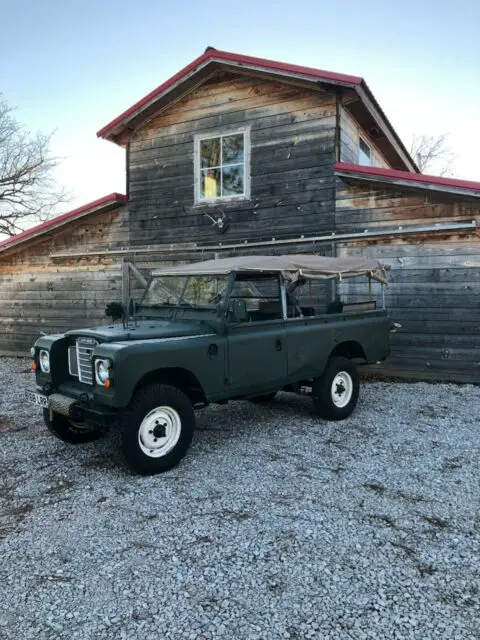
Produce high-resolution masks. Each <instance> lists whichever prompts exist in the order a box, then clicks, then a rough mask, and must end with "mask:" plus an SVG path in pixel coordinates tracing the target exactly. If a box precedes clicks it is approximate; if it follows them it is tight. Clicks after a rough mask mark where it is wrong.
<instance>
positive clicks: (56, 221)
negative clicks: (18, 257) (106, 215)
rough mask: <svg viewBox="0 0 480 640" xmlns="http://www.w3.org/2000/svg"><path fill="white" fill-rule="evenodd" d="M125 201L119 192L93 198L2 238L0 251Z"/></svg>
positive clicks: (125, 197) (125, 198)
mask: <svg viewBox="0 0 480 640" xmlns="http://www.w3.org/2000/svg"><path fill="white" fill-rule="evenodd" d="M127 201H128V198H127V196H125V195H123V194H121V193H110V194H109V195H108V196H104V197H103V198H99V199H98V200H94V201H93V202H89V203H88V204H85V205H83V206H82V207H78V209H74V210H73V211H69V212H68V213H63V214H62V215H60V216H56V217H55V218H52V219H51V220H47V221H46V222H42V223H41V224H37V225H36V226H35V227H32V228H31V229H27V230H26V231H22V232H21V233H17V234H16V235H14V236H12V237H11V238H7V239H6V240H3V241H2V242H0V251H4V250H5V249H8V248H9V247H10V246H13V245H17V244H20V243H21V242H25V241H26V240H29V239H30V238H34V237H36V236H39V235H41V234H43V233H46V232H47V231H51V230H52V229H55V228H56V227H58V226H61V225H62V224H65V223H66V222H71V221H73V220H75V219H76V218H79V217H81V216H84V215H87V214H88V213H92V212H93V211H96V210H98V209H101V208H103V207H107V206H109V205H112V204H125V203H126V202H127Z"/></svg>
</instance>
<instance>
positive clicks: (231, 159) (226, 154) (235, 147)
mask: <svg viewBox="0 0 480 640" xmlns="http://www.w3.org/2000/svg"><path fill="white" fill-rule="evenodd" d="M222 144H223V164H237V163H240V162H243V133H237V134H236V135H234V136H225V137H224V138H222Z"/></svg>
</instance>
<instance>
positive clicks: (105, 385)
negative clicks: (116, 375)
mask: <svg viewBox="0 0 480 640" xmlns="http://www.w3.org/2000/svg"><path fill="white" fill-rule="evenodd" d="M111 385H112V383H111V381H110V380H109V379H107V380H105V382H104V383H103V386H104V387H105V389H110V387H111Z"/></svg>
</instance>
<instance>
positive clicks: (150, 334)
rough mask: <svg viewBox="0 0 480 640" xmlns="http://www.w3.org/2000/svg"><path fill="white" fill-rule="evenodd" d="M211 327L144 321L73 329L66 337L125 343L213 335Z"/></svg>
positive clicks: (200, 324) (189, 323) (201, 323)
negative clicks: (205, 334) (124, 325)
mask: <svg viewBox="0 0 480 640" xmlns="http://www.w3.org/2000/svg"><path fill="white" fill-rule="evenodd" d="M211 332H212V329H211V327H209V326H207V325H206V324H205V323H203V322H179V321H173V322H170V321H168V320H142V321H139V322H137V323H136V324H134V323H133V322H130V323H129V324H128V326H127V327H126V328H123V326H122V325H121V324H112V325H101V326H100V327H89V328H88V329H73V330H72V331H67V333H66V334H65V335H66V336H72V337H80V336H86V337H88V338H95V339H96V340H99V341H100V342H120V341H122V342H124V341H126V340H149V339H151V340H154V339H155V338H177V337H178V338H181V337H183V336H195V335H200V334H202V333H211Z"/></svg>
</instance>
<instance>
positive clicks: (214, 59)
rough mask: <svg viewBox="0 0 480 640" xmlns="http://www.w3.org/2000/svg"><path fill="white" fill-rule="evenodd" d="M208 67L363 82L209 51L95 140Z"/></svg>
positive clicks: (111, 136) (116, 131)
mask: <svg viewBox="0 0 480 640" xmlns="http://www.w3.org/2000/svg"><path fill="white" fill-rule="evenodd" d="M210 64H219V65H224V66H229V67H236V68H242V69H250V70H252V71H263V72H267V73H269V74H272V75H276V76H280V77H287V78H294V79H298V80H305V81H309V82H316V83H318V82H325V83H329V84H332V85H337V86H344V87H350V88H354V87H356V86H358V85H360V84H361V83H362V82H363V80H362V78H360V77H357V76H352V75H347V74H337V73H333V72H329V71H323V70H319V69H313V68H310V67H302V66H299V65H292V64H288V63H281V62H276V61H273V60H266V59H263V58H255V57H252V56H244V55H240V54H234V53H230V52H228V51H217V50H211V51H208V52H206V53H204V54H202V55H201V56H199V57H198V58H196V59H195V60H193V62H191V63H190V64H189V65H187V66H186V67H184V68H183V69H181V70H180V71H179V72H178V73H176V74H175V75H174V76H172V77H171V78H169V79H168V80H166V81H165V82H164V83H163V84H161V85H160V86H159V87H157V88H156V89H154V90H153V91H151V92H150V93H149V94H147V95H146V96H145V97H144V98H142V99H141V100H139V101H138V102H136V103H135V104H134V105H133V106H132V107H130V108H129V109H127V110H126V111H124V112H123V113H121V114H120V115H119V116H118V117H117V118H115V119H114V120H112V121H111V122H110V123H108V124H107V125H105V126H104V127H102V129H100V130H99V131H97V137H99V138H104V139H106V140H110V141H112V142H116V138H117V137H118V136H119V135H120V134H121V133H122V132H123V131H125V129H127V128H128V127H129V125H130V124H131V123H132V121H135V120H136V119H137V118H138V117H139V116H140V115H141V114H142V113H144V112H145V111H146V110H148V109H149V108H150V107H151V106H152V105H153V104H154V103H156V102H157V101H159V100H161V99H162V98H163V97H165V96H166V95H168V94H170V93H171V92H172V91H173V90H175V89H176V88H178V87H179V86H180V85H181V84H183V83H184V82H186V81H187V80H188V79H190V78H191V77H192V76H194V75H195V74H196V73H198V72H199V71H201V70H202V69H203V68H205V67H206V66H208V65H210Z"/></svg>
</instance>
